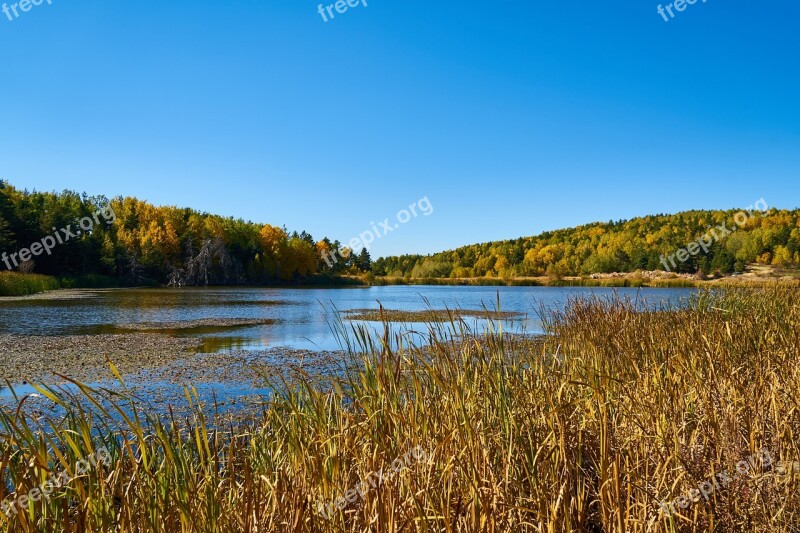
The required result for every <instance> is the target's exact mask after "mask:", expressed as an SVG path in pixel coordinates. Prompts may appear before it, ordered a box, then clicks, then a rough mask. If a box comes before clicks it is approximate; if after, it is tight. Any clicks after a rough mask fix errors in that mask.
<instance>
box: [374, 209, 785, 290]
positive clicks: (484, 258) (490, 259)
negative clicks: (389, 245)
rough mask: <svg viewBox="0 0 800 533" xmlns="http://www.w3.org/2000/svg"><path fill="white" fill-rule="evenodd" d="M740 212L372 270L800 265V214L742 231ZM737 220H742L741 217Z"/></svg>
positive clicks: (545, 238) (608, 225) (456, 274)
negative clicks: (679, 255) (699, 244)
mask: <svg viewBox="0 0 800 533" xmlns="http://www.w3.org/2000/svg"><path fill="white" fill-rule="evenodd" d="M738 213H741V211H740V210H730V211H686V212H683V213H678V214H675V215H651V216H645V217H639V218H634V219H631V220H619V221H617V222H614V221H609V222H605V223H600V222H598V223H593V224H586V225H583V226H578V227H575V228H570V229H562V230H557V231H548V232H545V233H542V234H541V235H537V236H535V237H520V238H519V239H514V240H508V241H496V242H489V243H483V244H473V245H469V246H463V247H461V248H457V249H455V250H450V251H447V252H441V253H437V254H433V255H427V256H422V255H402V256H397V257H387V258H381V259H378V260H377V261H375V263H374V264H373V269H372V270H373V272H374V273H375V274H376V275H379V276H390V277H412V278H449V277H452V278H470V277H503V278H505V277H526V276H543V275H549V276H558V277H560V276H580V275H589V274H600V273H609V272H634V271H636V270H670V271H673V272H679V273H695V272H698V271H701V272H703V273H704V274H707V275H708V274H714V273H719V274H730V273H733V272H737V271H743V270H744V268H745V265H747V264H750V263H761V264H769V265H776V266H780V267H792V266H796V265H798V264H800V210H797V209H795V210H792V211H784V210H776V209H771V210H768V211H766V212H762V211H758V210H756V211H755V212H753V213H752V215H750V214H748V215H747V217H746V222H745V223H744V224H742V225H739V224H737V223H736V222H735V221H734V217H737V214H738ZM737 220H738V221H742V220H744V217H742V215H738V217H737ZM721 225H725V226H726V228H727V230H729V231H730V230H733V229H734V228H736V229H735V230H734V231H732V232H731V233H730V234H729V235H727V236H725V235H724V231H722V230H717V231H716V233H717V238H713V235H712V234H711V233H710V231H711V230H712V229H716V228H717V226H721ZM704 235H708V237H707V240H706V242H709V241H713V243H712V244H711V245H710V246H707V249H708V252H705V251H704V250H702V249H700V250H699V252H698V253H696V254H695V255H691V254H689V253H686V254H685V255H688V256H689V258H688V260H686V261H685V262H681V261H679V260H677V259H675V258H674V257H673V260H672V261H670V260H669V257H670V256H672V255H673V254H676V252H678V250H680V249H686V248H687V246H688V245H689V244H690V243H692V242H693V241H695V242H696V241H698V239H700V238H702V237H703V236H704ZM694 249H695V248H694V247H692V251H693V250H694ZM665 261H666V263H665ZM673 261H674V263H675V266H674V267H673V265H672V262H673ZM665 264H666V266H665Z"/></svg>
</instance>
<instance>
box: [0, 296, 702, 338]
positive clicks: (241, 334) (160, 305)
mask: <svg viewBox="0 0 800 533" xmlns="http://www.w3.org/2000/svg"><path fill="white" fill-rule="evenodd" d="M692 291H693V289H651V288H641V289H628V288H617V289H610V288H598V287H455V286H389V287H369V288H347V289H343V288H336V289H331V288H325V289H319V288H315V289H287V288H210V289H195V288H187V289H121V290H100V291H86V292H85V297H82V298H76V299H54V300H47V299H43V300H40V299H33V300H22V301H14V302H8V301H6V302H2V303H0V333H8V334H18V335H44V336H58V335H74V334H90V335H91V334H96V333H112V332H116V330H115V329H114V327H115V326H116V325H120V324H139V323H163V322H185V321H193V320H201V319H263V320H268V321H270V322H271V323H269V324H264V325H257V326H248V327H241V328H236V329H231V328H226V329H225V330H224V331H218V329H220V328H213V327H210V328H196V329H193V330H190V331H177V330H173V331H170V330H167V331H166V333H168V334H172V335H175V336H185V335H189V336H199V337H201V338H202V339H203V351H205V352H223V351H225V350H231V349H236V350H242V349H244V350H262V349H267V348H274V347H290V348H298V349H309V350H335V349H338V348H339V346H338V344H337V341H336V338H335V337H334V336H333V335H332V333H331V329H330V323H331V316H332V313H333V312H334V311H333V309H336V310H339V311H346V310H352V309H378V308H379V303H380V304H382V305H383V306H384V307H385V308H387V309H396V310H403V311H419V310H425V309H428V308H433V309H444V308H449V309H455V308H460V309H469V310H481V309H482V308H483V306H486V307H487V308H490V309H495V308H496V306H497V301H498V298H499V302H500V308H501V310H502V311H511V312H518V313H522V314H524V315H526V318H525V319H522V320H514V321H511V322H508V323H507V324H506V326H505V329H506V330H507V331H512V332H521V331H525V332H528V333H539V332H541V325H540V323H539V320H538V316H537V314H536V312H537V311H538V310H539V308H540V306H541V305H544V306H545V307H547V308H549V309H560V308H563V306H564V304H565V302H566V301H567V300H568V299H569V298H574V297H577V296H580V295H597V296H600V297H609V296H611V295H613V294H614V293H617V294H619V295H622V296H629V297H631V298H639V299H640V300H644V301H646V302H647V304H648V305H649V306H651V307H654V306H661V305H680V303H681V301H682V300H685V299H686V298H688V297H689V295H691V294H692ZM467 322H468V323H469V322H470V321H469V319H467ZM472 323H474V324H475V325H477V326H479V327H480V326H481V325H482V324H484V323H485V321H482V320H477V319H474V320H473V321H472Z"/></svg>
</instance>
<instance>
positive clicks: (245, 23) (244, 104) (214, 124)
mask: <svg viewBox="0 0 800 533" xmlns="http://www.w3.org/2000/svg"><path fill="white" fill-rule="evenodd" d="M15 1H16V0H14V1H12V2H8V0H6V2H7V3H10V4H13V3H14V2H15ZM0 2H2V0H0ZM328 3H330V2H325V4H328ZM662 3H663V4H665V5H666V4H667V3H668V2H663V1H662ZM367 4H368V5H367V6H363V5H359V6H358V7H354V8H351V9H349V10H348V11H347V12H345V13H343V14H336V18H335V19H333V20H330V21H328V22H324V21H323V19H322V17H321V16H320V15H319V13H318V12H317V7H318V5H319V1H309V0H260V1H256V0H252V1H242V0H231V1H228V2H221V1H220V2H208V1H204V0H194V1H192V2H189V1H186V0H171V1H169V2H153V1H150V0H140V1H137V2H130V1H129V2H120V1H118V0H104V1H100V0H81V1H80V2H78V1H74V0H52V5H48V4H47V3H46V2H45V3H44V4H42V5H41V6H38V7H32V9H31V10H30V11H28V12H26V13H20V16H19V17H18V18H16V19H14V20H12V21H10V20H8V18H7V17H6V16H5V15H3V14H2V13H0V50H2V57H1V58H0V87H2V93H1V94H2V95H3V98H2V108H0V109H2V111H1V112H0V113H1V114H0V179H6V180H8V181H10V182H11V183H12V184H14V185H16V186H18V187H25V188H30V189H39V190H62V189H75V190H79V191H86V192H89V193H90V194H105V195H108V196H115V195H133V196H137V197H139V198H142V199H146V200H149V201H151V202H153V203H156V204H173V205H180V206H189V207H194V208H197V209H200V210H204V211H209V212H215V213H219V214H223V215H233V216H237V217H241V218H245V219H250V220H254V221H258V222H268V223H271V224H276V225H286V226H287V227H288V228H289V229H297V230H300V229H306V230H307V231H309V232H310V233H312V234H313V235H314V236H315V237H317V238H321V237H323V236H325V235H327V236H330V237H332V238H338V239H340V240H343V241H345V240H349V239H350V238H351V237H353V236H356V235H358V234H359V233H361V232H363V231H365V230H367V229H369V225H370V222H373V221H381V220H384V219H385V218H386V217H390V218H393V217H394V216H395V214H396V213H397V212H398V211H399V210H400V209H403V208H404V207H406V206H408V204H410V203H412V202H414V201H415V200H417V199H419V198H421V197H423V196H427V197H428V198H429V199H430V201H431V203H432V204H433V206H434V213H433V214H432V215H431V216H429V217H420V218H417V219H414V220H413V221H411V222H409V223H408V224H406V225H404V226H402V228H401V229H400V230H398V231H395V232H393V233H391V234H390V235H387V236H386V237H385V238H383V239H381V240H380V241H378V242H377V243H376V244H375V246H374V247H373V256H378V255H385V254H394V253H410V252H421V253H428V252H434V251H439V250H444V249H449V248H452V247H455V246H458V245H463V244H469V243H474V242H484V241H489V240H496V239H503V238H515V237H518V236H523V235H533V234H536V233H539V232H541V231H544V230H548V229H556V228H560V227H567V226H573V225H577V224H581V223H586V222H591V221H596V220H603V221H605V220H609V219H620V218H631V217H634V216H638V215H645V214H651V213H662V212H676V211H681V210H686V209H694V208H731V207H744V206H747V205H750V204H752V203H753V202H755V201H756V200H758V199H759V198H762V197H763V198H764V199H765V200H766V201H767V202H768V203H769V205H771V206H777V207H784V208H794V207H800V184H799V182H800V180H799V179H798V177H799V174H800V172H798V171H800V106H799V105H798V87H800V83H798V82H800V69H799V68H798V57H800V33H798V32H797V30H796V26H797V21H798V20H800V4H798V3H797V2H796V1H795V0H780V1H777V0H776V1H771V0H765V1H763V2H754V1H752V0H751V1H745V0H724V1H722V0H709V1H708V3H705V4H703V3H699V2H698V3H697V4H695V5H693V6H687V8H686V10H685V11H683V12H682V13H677V14H676V17H675V18H674V19H672V20H670V21H669V22H664V20H663V18H661V16H659V15H658V13H657V10H656V9H657V6H658V4H659V3H658V2H657V1H648V0H645V1H640V2H622V1H614V0H611V1H607V2H555V1H553V2H538V1H536V2H523V1H521V0H520V1H498V2H477V1H472V0H470V1H460V2H452V1H446V2H423V1H421V0H403V1H399V0H367ZM0 5H1V4H0Z"/></svg>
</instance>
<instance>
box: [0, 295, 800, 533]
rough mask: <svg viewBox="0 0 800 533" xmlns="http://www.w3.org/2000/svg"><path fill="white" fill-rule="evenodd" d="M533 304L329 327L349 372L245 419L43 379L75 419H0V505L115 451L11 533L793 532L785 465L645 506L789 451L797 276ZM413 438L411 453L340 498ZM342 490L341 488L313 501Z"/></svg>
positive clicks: (17, 414)
mask: <svg viewBox="0 0 800 533" xmlns="http://www.w3.org/2000/svg"><path fill="white" fill-rule="evenodd" d="M543 317H544V319H545V328H546V330H547V334H546V335H545V336H544V337H543V338H540V339H531V338H521V337H515V336H509V335H504V334H502V333H501V332H500V331H488V332H485V333H483V334H472V335H470V334H468V331H467V327H466V325H465V324H464V323H461V322H457V321H456V320H455V319H453V320H452V321H451V323H450V324H448V325H442V324H432V325H430V327H429V330H428V335H429V337H430V339H429V340H430V343H429V344H428V345H427V346H415V345H409V344H407V343H406V342H405V339H404V338H403V337H402V336H398V337H396V338H390V334H389V333H388V331H389V329H388V328H387V329H386V333H385V334H384V336H383V337H382V338H380V339H375V338H372V337H371V336H370V335H369V334H368V333H367V332H366V330H364V329H363V328H358V327H351V326H347V325H345V324H342V323H339V324H337V325H335V328H334V329H335V331H336V332H337V334H339V335H342V336H343V341H344V343H345V344H346V345H347V346H349V347H350V348H351V350H352V353H351V357H352V358H353V359H357V362H358V364H357V365H355V366H353V367H352V368H351V369H350V370H348V371H347V372H345V374H344V375H343V376H341V377H339V378H335V379H333V380H332V382H327V383H326V384H324V385H323V384H318V383H315V382H313V381H312V380H310V379H298V380H296V381H288V382H283V383H279V384H274V385H275V386H276V388H277V389H278V390H279V391H280V393H279V394H277V395H276V396H275V397H274V398H273V399H272V400H271V402H270V403H269V404H268V405H267V406H265V408H264V411H263V413H262V415H261V416H259V417H257V418H254V419H249V420H246V421H243V422H239V423H237V424H234V423H232V422H231V423H228V424H225V423H223V422H222V421H221V420H213V416H212V417H211V418H209V414H208V413H207V412H204V410H203V409H201V408H200V407H199V406H196V407H195V409H194V411H193V413H194V414H193V415H192V416H190V417H188V418H184V419H181V420H178V419H176V418H175V417H167V418H165V419H158V418H157V417H156V416H155V414H154V413H152V412H146V413H140V412H138V411H137V410H136V408H135V406H134V405H129V402H128V401H127V400H126V399H125V398H124V397H116V398H115V397H114V396H111V395H110V393H104V392H102V391H92V390H91V389H88V388H85V387H84V388H83V389H82V392H81V394H80V395H75V396H71V395H69V394H67V393H64V392H58V391H56V390H53V389H44V388H43V389H42V393H43V394H46V395H48V396H49V397H50V398H51V399H52V401H54V402H57V403H59V404H60V405H61V406H62V408H63V409H64V410H65V411H66V416H58V417H48V416H47V415H45V414H42V413H38V416H41V417H42V418H41V419H40V420H39V421H38V422H35V421H32V420H31V419H30V418H26V417H25V416H24V415H23V414H22V413H24V412H26V411H27V410H26V409H25V405H22V406H21V407H22V408H21V409H18V410H2V411H0V428H2V429H0V498H5V500H6V501H10V499H12V498H15V497H17V496H18V495H20V494H25V493H27V491H29V490H30V489H31V488H32V487H33V486H34V485H35V484H36V483H37V481H38V480H41V479H43V478H44V477H45V476H46V475H47V474H48V473H50V472H54V471H60V470H63V469H66V470H69V469H70V468H72V465H74V463H75V461H77V460H78V459H80V458H82V457H86V456H87V455H89V454H91V453H93V452H95V451H96V450H97V449H98V447H99V446H106V447H108V449H109V450H111V454H112V456H113V463H112V465H111V466H109V467H105V466H100V467H98V468H97V469H96V470H92V471H90V472H89V473H87V474H85V475H83V476H78V477H77V478H76V479H74V480H73V481H71V482H70V483H69V485H68V486H67V488H66V489H61V490H60V491H57V492H54V493H53V494H52V495H51V496H50V498H49V499H40V500H39V501H37V502H29V505H28V507H27V509H25V512H24V513H20V514H19V515H14V516H11V517H10V522H8V523H7V524H6V528H7V529H9V530H11V531H126V532H127V531H164V532H167V531H169V532H172V531H198V532H199V531H203V532H205V531H224V532H228V531H248V532H250V531H331V532H333V531H352V532H356V531H358V532H367V531H392V532H395V531H397V532H399V531H487V532H488V531H492V532H500V531H543V532H561V531H575V532H578V531H591V532H601V531H609V532H611V531H614V532H620V533H621V532H629V531H630V532H636V531H697V532H700V531H721V532H722V531H763V532H767V531H797V529H798V527H800V515H799V514H798V513H799V512H800V496H798V494H797V488H798V479H795V478H793V477H792V476H791V475H789V476H785V475H784V476H777V475H776V472H775V470H774V469H773V470H769V469H767V471H764V472H762V471H761V470H760V469H757V470H754V471H752V472H750V473H749V474H748V475H747V476H740V477H738V478H737V479H736V480H735V481H734V482H733V483H731V484H730V485H729V486H727V487H723V488H720V489H718V490H716V491H714V493H713V494H712V496H711V498H710V500H709V501H708V502H706V501H705V500H702V499H701V500H700V501H699V502H696V503H692V504H691V506H689V507H688V508H686V509H681V508H678V511H679V515H676V516H669V515H668V514H666V513H665V512H664V511H663V510H660V508H659V506H658V502H659V501H668V500H672V499H674V498H676V497H678V496H680V495H681V494H684V493H686V492H687V491H689V490H690V489H692V488H695V487H697V485H698V483H700V482H702V481H704V480H706V479H709V478H711V477H712V475H714V474H715V473H717V472H720V471H722V470H724V469H731V468H734V465H735V464H736V463H737V462H738V461H740V460H741V459H743V458H744V457H746V456H747V455H750V454H753V453H754V452H756V451H758V450H760V449H767V450H769V451H770V453H771V455H772V456H773V457H774V458H775V460H776V461H777V460H779V459H780V460H788V461H797V460H798V459H800V450H798V442H799V441H798V434H799V433H800V405H798V399H800V365H798V362H797V355H798V348H800V297H798V292H797V290H796V288H795V287H794V286H791V287H790V286H777V287H771V288H748V289H734V290H728V291H720V290H716V291H710V290H709V291H703V292H701V293H700V294H699V295H698V296H697V297H696V298H694V299H693V301H692V302H691V304H690V305H689V307H688V308H686V309H683V310H657V311H642V306H641V305H640V302H636V301H632V300H623V299H614V300H611V301H608V300H598V299H578V300H574V301H572V302H570V304H569V305H568V306H567V308H566V310H565V311H563V312H559V313H554V314H544V315H543ZM453 333H459V334H462V335H463V336H462V337H460V338H455V337H454V336H453V335H452V334H453ZM364 349H365V350H366V354H365V355H361V356H359V355H357V353H358V352H359V351H360V350H364ZM188 394H189V398H190V399H191V398H193V397H192V395H191V391H189V393H188ZM23 401H24V400H23ZM109 401H111V402H113V403H109ZM92 402H96V403H92ZM87 405H88V406H91V407H92V409H91V411H90V410H89V408H88V407H86V406H87ZM115 405H116V406H115ZM418 446H421V447H422V449H424V450H426V452H427V453H426V455H427V457H426V459H425V460H424V461H421V462H418V463H416V464H412V465H410V466H409V467H408V468H407V469H404V470H402V471H401V472H399V473H398V474H396V475H394V476H391V477H389V478H387V479H385V480H384V481H383V482H382V483H381V484H377V486H376V487H374V488H369V489H368V490H366V491H363V497H362V496H361V495H357V496H356V497H355V498H353V497H352V496H353V493H352V491H351V492H349V493H348V490H349V489H352V488H355V487H357V486H359V483H360V481H361V480H364V479H367V478H369V477H370V474H371V473H373V472H377V471H380V470H381V469H389V470H390V469H391V466H390V464H391V462H392V461H393V460H394V459H396V458H398V457H401V456H403V455H404V454H406V453H407V452H408V451H409V450H412V449H414V448H416V447H418ZM12 490H15V491H16V492H15V493H14V494H10V493H9V492H10V491H12ZM339 497H348V498H350V499H352V500H353V501H351V502H346V501H345V500H339V501H340V503H346V505H343V506H342V507H343V508H342V509H341V510H338V509H336V510H335V512H334V513H333V516H331V517H330V519H329V520H326V519H325V518H324V517H323V516H322V515H321V514H320V513H319V512H317V510H316V509H317V508H318V506H319V505H320V504H321V503H323V502H326V501H329V500H331V499H335V498H339Z"/></svg>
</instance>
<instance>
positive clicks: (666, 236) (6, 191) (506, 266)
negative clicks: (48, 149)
mask: <svg viewBox="0 0 800 533" xmlns="http://www.w3.org/2000/svg"><path fill="white" fill-rule="evenodd" d="M104 208H105V209H107V208H110V209H112V210H113V213H114V215H115V217H114V218H115V220H114V222H113V224H97V225H95V226H94V227H93V228H92V231H88V232H85V233H84V234H82V235H81V238H80V239H77V240H74V241H71V242H67V243H64V244H62V245H60V246H58V247H56V248H55V249H54V250H53V251H52V254H49V255H48V254H40V255H38V256H37V257H35V258H33V259H31V260H29V261H25V262H23V263H21V264H20V265H19V266H18V267H17V268H16V270H17V271H19V272H22V273H25V274H45V275H50V276H87V275H100V276H107V277H109V278H113V279H115V280H118V281H119V282H120V283H123V284H141V283H146V282H150V283H155V284H162V285H170V286H197V285H241V284H270V283H285V282H302V281H307V280H308V279H309V278H310V277H314V276H321V277H323V278H325V279H334V278H337V277H340V276H343V275H358V274H364V273H371V274H373V275H375V276H387V277H396V278H429V279H430V278H484V277H488V278H513V277H531V276H552V277H561V276H579V275H590V274H598V273H609V272H634V271H637V270H665V266H664V263H663V261H662V256H669V255H670V254H674V253H675V251H676V250H678V249H681V248H684V247H686V246H687V244H688V243H690V242H692V241H695V240H697V239H698V238H699V237H700V236H702V235H704V234H705V233H706V232H707V231H708V229H709V228H711V227H714V226H717V225H720V224H725V223H727V224H731V225H732V220H733V219H734V216H735V215H736V214H737V213H739V211H736V210H728V211H687V212H683V213H678V214H674V215H663V214H660V215H651V216H645V217H639V218H634V219H631V220H619V221H616V222H614V221H609V222H605V223H593V224H587V225H583V226H578V227H575V228H570V229H562V230H557V231H549V232H545V233H542V234H540V235H537V236H534V237H520V238H518V239H514V240H507V241H498V242H489V243H483V244H474V245H469V246H464V247H461V248H457V249H455V250H451V251H447V252H441V253H437V254H433V255H428V256H421V255H402V256H396V257H386V258H380V259H378V260H376V261H372V259H371V257H370V254H369V252H368V250H366V249H362V250H361V251H360V253H353V252H352V251H351V250H349V249H347V248H346V247H344V246H341V248H340V243H339V242H338V241H331V240H330V239H328V238H327V237H326V238H323V239H321V240H315V239H314V238H313V237H312V236H311V235H309V234H308V233H306V232H305V231H300V232H298V231H291V232H290V231H289V230H287V229H286V228H284V227H277V226H272V225H269V224H257V223H254V222H249V221H244V220H241V219H234V218H231V217H228V218H226V217H221V216H217V215H213V214H208V213H201V212H198V211H196V210H193V209H189V208H179V207H172V206H161V207H159V206H154V205H152V204H150V203H148V202H146V201H142V200H139V199H136V198H130V197H128V198H123V197H116V198H112V199H110V200H109V199H107V198H105V197H102V196H88V195H87V194H85V193H84V194H79V193H77V192H74V191H64V192H61V193H55V192H36V191H33V192H30V191H24V190H19V189H17V188H15V187H13V186H12V185H10V184H8V183H7V182H2V181H0V252H7V253H9V254H10V253H12V252H14V251H16V250H19V249H21V248H24V247H28V246H31V244H32V243H36V242H38V241H41V240H42V239H43V238H45V237H46V236H48V235H52V234H53V232H54V231H55V229H56V228H65V227H67V226H68V225H70V224H72V225H75V223H76V221H77V220H79V219H81V218H83V217H90V216H91V215H92V214H93V213H96V212H97V211H98V210H100V209H104ZM737 229H738V231H736V232H734V233H732V234H730V235H728V236H726V237H725V238H723V239H720V240H718V241H716V242H714V243H713V244H712V245H711V246H710V247H709V249H708V251H707V252H705V251H703V252H702V253H699V254H697V255H694V256H692V257H690V258H689V260H687V261H685V262H681V263H678V265H677V268H675V269H674V270H675V271H676V272H681V273H697V272H701V273H703V274H705V275H714V274H719V275H726V274H731V273H734V272H741V271H743V270H744V269H745V267H746V265H748V264H752V263H759V264H765V265H775V266H778V267H796V266H797V265H798V264H800V210H797V209H795V210H792V211H786V210H778V209H770V210H768V211H765V212H763V213H762V212H755V213H754V214H753V216H750V217H749V218H748V219H747V221H746V223H745V224H743V225H741V226H740V227H738V228H737ZM337 249H341V250H342V253H340V255H341V256H342V257H343V259H342V260H340V261H339V262H337V263H333V264H328V263H327V262H326V261H325V260H324V259H323V258H324V257H327V254H330V253H331V252H332V251H333V250H337Z"/></svg>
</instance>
